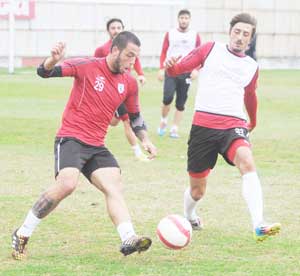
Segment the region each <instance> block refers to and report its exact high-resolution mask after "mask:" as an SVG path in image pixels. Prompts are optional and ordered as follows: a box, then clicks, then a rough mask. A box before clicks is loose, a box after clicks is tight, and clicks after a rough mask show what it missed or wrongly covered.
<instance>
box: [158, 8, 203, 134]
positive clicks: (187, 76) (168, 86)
mask: <svg viewBox="0 0 300 276" xmlns="http://www.w3.org/2000/svg"><path fill="white" fill-rule="evenodd" d="M177 19H178V27H177V28H174V29H172V30H170V31H169V32H167V33H166V34H165V38H164V41H163V46H162V50H161V55H160V70H159V74H158V79H159V80H160V81H163V80H164V87H163V101H162V107H161V121H160V125H159V127H158V130H157V133H158V135H160V136H163V135H165V133H166V129H167V123H168V115H169V112H170V109H171V104H172V102H173V99H174V95H175V93H176V103H175V107H176V110H175V113H174V119H173V124H172V126H171V128H170V137H171V138H179V134H178V127H179V124H180V122H181V120H182V116H183V111H184V106H185V103H186V101H187V98H188V90H189V87H190V84H191V80H193V79H195V78H196V77H197V75H198V68H195V69H193V70H192V71H191V72H186V73H184V74H180V75H178V76H175V77H174V76H169V75H168V74H166V72H165V69H164V62H165V60H166V59H167V58H169V57H171V56H178V55H180V56H181V58H183V57H185V56H186V55H187V54H189V53H190V52H191V51H192V50H193V49H195V48H196V47H198V46H200V43H201V41H200V36H199V34H198V33H197V32H196V31H194V30H192V29H190V28H189V26H190V21H191V13H190V11H188V10H180V11H179V13H178V18H177Z"/></svg>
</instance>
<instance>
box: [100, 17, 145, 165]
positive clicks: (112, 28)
mask: <svg viewBox="0 0 300 276" xmlns="http://www.w3.org/2000/svg"><path fill="white" fill-rule="evenodd" d="M106 30H107V32H108V34H109V36H110V39H109V40H108V41H107V42H106V43H104V44H103V45H102V46H100V47H98V48H97V49H96V51H95V54H94V56H95V57H100V58H101V57H106V56H107V55H108V54H109V52H110V48H111V45H112V40H113V39H114V38H115V37H116V36H117V35H118V34H119V33H120V32H122V31H123V30H124V24H123V22H122V20H121V19H119V18H112V19H110V20H109V21H107V23H106ZM133 67H134V69H135V71H136V73H137V80H138V81H139V82H140V83H141V84H142V85H144V83H145V82H146V79H145V76H144V72H143V69H142V66H141V63H140V60H139V58H138V57H137V58H136V60H135V63H134V66H133ZM120 120H122V121H123V124H124V131H125V135H126V138H127V140H128V142H129V144H130V145H131V147H132V149H133V151H134V154H135V156H136V157H137V158H138V160H140V161H149V160H150V159H149V158H147V156H146V155H145V154H144V153H143V152H142V150H141V147H140V145H139V143H138V140H137V137H136V136H135V134H134V132H133V131H132V129H131V127H130V121H129V117H128V113H127V110H126V107H125V105H124V104H123V103H122V104H121V105H120V106H119V107H118V109H117V111H116V113H115V116H114V118H113V119H112V121H111V125H112V126H116V125H118V123H119V121H120Z"/></svg>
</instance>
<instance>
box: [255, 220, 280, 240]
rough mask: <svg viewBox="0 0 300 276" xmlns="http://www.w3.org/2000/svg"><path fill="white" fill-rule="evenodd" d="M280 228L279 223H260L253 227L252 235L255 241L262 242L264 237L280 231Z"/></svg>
mask: <svg viewBox="0 0 300 276" xmlns="http://www.w3.org/2000/svg"><path fill="white" fill-rule="evenodd" d="M280 229H281V224H280V223H271V224H267V223H262V224H260V225H258V226H257V227H256V228H255V229H254V233H253V236H254V239H255V240H256V241H257V242H262V241H264V240H265V239H266V238H268V237H270V236H274V235H276V234H278V233H279V232H280Z"/></svg>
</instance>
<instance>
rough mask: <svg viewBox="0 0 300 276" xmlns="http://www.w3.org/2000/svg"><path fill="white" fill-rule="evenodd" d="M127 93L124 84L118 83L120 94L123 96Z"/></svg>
mask: <svg viewBox="0 0 300 276" xmlns="http://www.w3.org/2000/svg"><path fill="white" fill-rule="evenodd" d="M124 91H125V86H124V83H118V92H119V93H120V94H122V93H123V92H124Z"/></svg>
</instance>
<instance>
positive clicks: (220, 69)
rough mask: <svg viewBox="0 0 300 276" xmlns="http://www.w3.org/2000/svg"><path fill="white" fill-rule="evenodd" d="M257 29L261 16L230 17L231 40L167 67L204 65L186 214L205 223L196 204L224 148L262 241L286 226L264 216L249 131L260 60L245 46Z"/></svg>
mask: <svg viewBox="0 0 300 276" xmlns="http://www.w3.org/2000/svg"><path fill="white" fill-rule="evenodd" d="M255 31H256V19H255V18H253V17H252V16H251V15H249V14H247V13H241V14H238V15H236V16H235V17H233V19H232V20H231V22H230V30H229V35H230V39H229V44H228V45H225V44H221V43H217V42H209V43H206V44H204V45H203V46H201V47H199V48H196V49H195V50H194V51H192V52H191V53H190V54H189V55H188V56H186V57H185V58H184V59H183V60H181V61H180V62H179V63H177V61H178V60H179V57H171V58H170V59H169V60H167V61H166V67H167V68H168V69H167V72H168V74H170V75H171V76H175V75H178V74H182V73H184V72H190V71H191V70H193V69H194V68H197V67H199V66H201V70H200V73H199V80H198V81H199V83H198V91H197V95H196V100H195V113H194V119H193V125H192V129H191V132H190V138H189V142H188V145H189V146H188V172H189V175H190V187H189V188H188V189H187V190H186V191H185V194H184V214H185V216H186V217H187V219H189V220H190V222H191V224H192V226H193V228H194V229H201V227H202V224H201V219H200V218H199V217H198V216H197V214H196V204H197V202H198V201H199V200H200V199H201V198H202V197H203V195H204V194H205V191H206V185H207V178H208V175H209V172H210V170H211V169H213V168H214V166H215V164H216V162H217V157H218V154H221V155H222V156H223V157H224V159H225V160H226V162H227V163H229V164H230V165H235V166H236V167H237V168H238V169H239V171H240V174H241V176H242V189H243V196H244V199H245V201H246V203H247V206H248V209H249V211H250V215H251V219H252V225H253V231H254V238H255V239H256V240H257V241H262V240H264V239H265V238H267V237H268V236H271V235H275V234H277V233H278V232H279V231H280V227H281V226H280V224H279V223H273V224H270V223H266V222H265V221H264V217H263V197H262V190H261V184H260V180H259V177H258V174H257V172H256V167H255V162H254V158H253V154H252V150H251V146H250V142H249V137H248V136H249V131H252V130H253V129H254V128H255V126H256V111H257V97H256V82H257V78H258V64H257V63H256V61H254V60H253V59H252V58H250V57H248V56H246V55H245V51H246V49H247V47H248V45H249V43H250V41H251V38H252V37H253V36H254V34H255ZM244 106H245V107H246V110H247V113H248V117H249V121H250V122H249V123H247V116H246V114H245V112H244V110H243V107H244ZM232 204H234V202H233V203H232Z"/></svg>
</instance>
